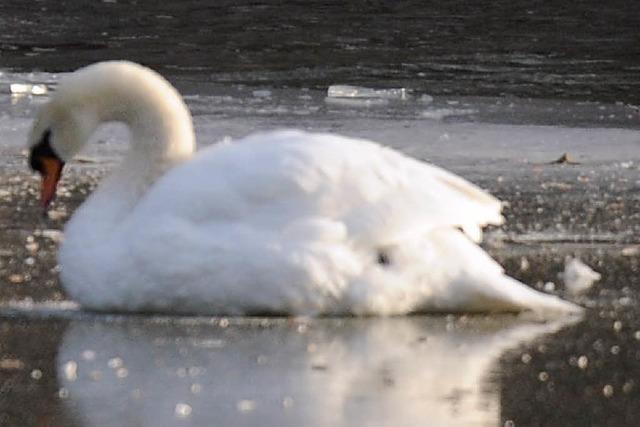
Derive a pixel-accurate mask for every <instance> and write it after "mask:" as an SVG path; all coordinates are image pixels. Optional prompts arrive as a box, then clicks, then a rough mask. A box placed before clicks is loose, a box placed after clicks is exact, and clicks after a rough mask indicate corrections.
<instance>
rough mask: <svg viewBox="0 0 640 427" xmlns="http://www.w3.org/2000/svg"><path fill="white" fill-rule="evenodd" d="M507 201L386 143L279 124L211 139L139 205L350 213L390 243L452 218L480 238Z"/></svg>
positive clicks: (364, 231)
mask: <svg viewBox="0 0 640 427" xmlns="http://www.w3.org/2000/svg"><path fill="white" fill-rule="evenodd" d="M168 197H171V200H173V202H172V203H171V206H170V207H171V209H167V207H168V206H167V198H168ZM500 210H501V204H500V202H499V201H498V200H497V199H495V198H493V197H492V196H490V195H489V194H487V193H485V192H484V191H482V190H481V189H479V188H478V187H476V186H474V185H472V184H470V183H469V182H467V181H465V180H463V179H462V178H459V177H457V176H455V175H453V174H450V173H448V172H446V171H444V170H442V169H440V168H437V167H435V166H431V165H428V164H426V163H423V162H419V161H417V160H414V159H411V158H409V157H406V156H404V155H402V154H400V153H398V152H396V151H394V150H391V149H388V148H385V147H382V146H380V145H378V144H375V143H372V142H369V141H365V140H359V139H352V138H346V137H341V136H336V135H331V134H313V133H306V132H300V131H277V132H270V133H260V134H255V135H252V136H249V137H247V138H245V139H243V140H240V141H236V142H233V143H229V144H219V145H214V146H212V147H209V148H208V149H206V150H204V151H203V152H201V153H200V155H199V156H197V157H196V158H195V159H193V160H192V161H191V162H189V163H187V164H185V165H183V166H179V167H177V168H176V169H174V170H173V171H171V172H170V173H169V174H167V175H166V176H165V177H163V178H162V179H161V180H160V181H159V182H158V183H157V185H156V186H155V187H154V188H152V189H151V190H150V191H149V193H148V194H147V195H146V197H145V198H144V199H143V200H142V201H141V203H140V206H139V208H138V210H137V212H136V213H137V214H138V215H142V216H144V217H147V216H148V215H150V214H151V213H152V212H154V213H157V212H164V213H165V214H168V215H175V216H177V217H180V218H183V219H185V220H189V221H196V222H199V223H200V222H205V223H206V222H208V221H212V222H217V221H224V220H233V221H244V222H246V223H247V224H253V225H255V226H269V227H278V228H280V229H282V228H287V227H289V226H291V225H292V223H295V222H296V221H298V220H300V219H306V218H307V217H309V216H314V217H318V218H326V219H331V220H336V221H341V222H343V223H344V224H345V226H346V227H347V229H348V231H349V233H350V236H351V238H352V239H364V240H366V241H377V242H384V243H392V242H393V241H394V240H395V239H396V238H397V237H400V238H401V237H402V235H403V234H404V233H413V234H415V233H419V232H426V231H428V230H431V229H434V228H438V227H447V226H450V227H461V228H464V229H465V230H470V231H471V232H472V237H474V239H475V238H477V237H479V236H478V234H477V230H479V227H482V226H484V225H486V224H500V223H501V222H502V217H501V215H500ZM416 227H417V228H416Z"/></svg>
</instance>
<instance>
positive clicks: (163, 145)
mask: <svg viewBox="0 0 640 427" xmlns="http://www.w3.org/2000/svg"><path fill="white" fill-rule="evenodd" d="M56 96H59V97H60V98H63V99H64V100H65V102H66V103H67V105H68V104H69V103H71V104H75V106H76V107H77V108H76V114H78V116H79V117H78V119H77V120H76V121H78V122H80V125H79V126H80V127H81V128H83V129H82V130H81V132H80V133H82V134H85V137H86V138H84V139H85V140H86V139H88V137H89V136H90V135H91V134H92V133H93V132H94V131H95V129H96V128H97V127H98V126H99V125H100V124H101V123H103V122H112V121H117V122H122V123H124V124H125V125H127V126H128V127H129V130H130V138H131V148H130V150H129V152H128V154H127V157H126V158H125V160H124V161H123V163H122V165H121V166H120V168H119V169H117V170H116V171H115V172H114V173H112V174H111V176H109V177H108V178H107V179H105V180H104V181H103V182H102V183H101V184H100V187H99V188H98V190H96V192H94V194H92V195H91V197H90V198H89V199H88V200H87V202H86V203H85V204H84V205H83V206H82V208H81V209H80V211H78V212H77V215H76V216H75V217H74V220H76V221H74V222H81V221H82V218H83V217H90V216H91V215H93V216H94V218H95V217H96V216H95V215H97V216H98V217H100V218H101V219H103V221H102V223H103V224H102V225H103V226H104V227H101V228H103V230H102V231H106V230H104V228H106V229H109V228H112V226H113V225H115V224H116V223H117V222H119V221H121V220H122V219H123V218H124V217H125V216H126V214H128V213H129V212H130V211H131V210H132V209H133V207H134V206H135V204H136V203H137V201H138V200H139V199H140V197H141V196H142V195H143V194H144V193H145V192H146V191H147V189H148V188H149V187H150V186H151V185H152V184H153V183H154V182H155V181H156V180H157V179H158V178H159V177H160V176H162V175H163V174H164V173H165V172H166V171H167V170H168V169H170V168H171V167H173V166H175V165H176V164H178V163H181V162H182V161H184V160H186V159H188V158H189V157H191V155H192V154H193V152H194V150H195V136H194V132H193V124H192V120H191V114H190V113H189V110H188V109H187V107H186V105H185V104H184V102H183V100H182V97H181V96H180V95H179V94H178V92H177V91H176V90H175V89H174V88H173V86H171V85H170V84H169V83H168V82H167V81H166V80H165V79H164V78H162V77H161V76H160V75H158V74H157V73H155V72H153V71H151V70H149V69H147V68H144V67H141V66H139V65H136V64H132V63H127V62H107V63H100V64H96V65H92V66H89V67H87V68H85V69H83V70H80V71H79V72H76V73H74V74H72V75H71V76H70V77H69V79H68V80H66V81H64V82H62V84H61V87H60V89H59V91H58V93H57V94H56ZM89 211H90V212H91V213H90V215H86V214H89ZM76 217H79V218H76ZM96 232H98V230H97V229H96Z"/></svg>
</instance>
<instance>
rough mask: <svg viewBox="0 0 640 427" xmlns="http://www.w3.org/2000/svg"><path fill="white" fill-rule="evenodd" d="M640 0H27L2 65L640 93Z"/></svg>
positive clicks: (13, 6)
mask: <svg viewBox="0 0 640 427" xmlns="http://www.w3.org/2000/svg"><path fill="white" fill-rule="evenodd" d="M639 29H640V13H638V11H637V8H636V5H635V4H634V2H629V1H622V0H613V1H607V2H601V1H597V0H578V1H571V2H544V1H522V0H516V1H511V0H498V1H484V2H470V1H464V0H454V1H445V2H443V1H398V2H396V1H363V0H360V1H350V2H342V1H315V0H310V1H306V0H305V1H287V2H280V1H270V2H269V1H204V0H191V1H174V2H158V1H148V0H139V1H135V0H134V1H125V0H119V1H106V2H93V1H92V2H86V1H79V0H71V1H29V2H15V1H11V2H2V3H1V4H0V68H4V69H11V70H14V71H32V70H42V71H69V70H73V69H75V68H77V67H79V66H82V65H86V64H88V63H91V62H94V61H98V60H104V59H120V58H124V59H131V60H135V61H138V62H142V63H144V64H146V65H149V66H152V67H154V68H156V69H158V70H159V71H161V72H163V73H165V74H171V75H176V76H178V75H179V76H181V77H183V78H186V79H196V80H208V79H211V80H216V81H221V82H233V83H248V84H264V83H265V82H268V83H270V84H272V85H274V86H276V87H281V86H290V87H311V88H326V86H328V85H329V84H332V83H354V84H362V85H374V86H382V87H385V86H387V87H389V86H391V87H393V86H404V87H407V88H409V89H413V90H415V91H417V92H425V93H430V94H434V95H442V94H455V95H481V96H501V95H514V96H519V97H532V98H565V99H574V100H575V99H577V100H590V101H607V102H614V101H621V102H625V103H638V102H640V76H639V75H640V30H639Z"/></svg>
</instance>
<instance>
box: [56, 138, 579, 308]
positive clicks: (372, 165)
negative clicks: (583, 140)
mask: <svg viewBox="0 0 640 427" xmlns="http://www.w3.org/2000/svg"><path fill="white" fill-rule="evenodd" d="M501 221H502V217H501V215H500V202H499V201H498V200H496V199H494V198H493V197H491V196H489V195H488V194H486V193H484V192H483V191H482V190H480V189H478V188H477V187H475V186H473V185H472V184H470V183H468V182H466V181H464V180H463V179H461V178H459V177H456V176H454V175H452V174H450V173H448V172H445V171H443V170H442V169H439V168H436V167H433V166H430V165H427V164H425V163H422V162H419V161H417V160H414V159H411V158H408V157H406V156H403V155H402V154H400V153H398V152H395V151H393V150H390V149H388V148H384V147H382V146H379V145H377V144H375V143H371V142H368V141H364V140H357V139H351V138H345V137H340V136H335V135H327V134H310V133H305V132H299V131H279V132H272V133H263V134H256V135H253V136H249V137H247V138H245V139H243V140H239V141H235V142H233V143H228V144H217V145H214V146H211V147H209V148H207V149H205V150H203V151H202V152H201V153H200V154H199V155H198V156H196V157H195V158H194V159H193V160H192V161H189V162H186V163H184V164H182V165H179V166H177V167H176V168H174V169H172V170H171V171H170V172H169V173H167V174H166V175H165V176H163V177H162V178H161V179H159V180H158V181H157V182H156V183H155V185H154V186H152V187H151V188H150V190H149V191H148V193H147V194H146V195H145V196H143V198H142V199H141V200H140V201H139V203H138V205H137V206H136V207H135V209H134V210H133V211H132V212H131V214H130V215H129V216H128V217H127V218H126V219H125V221H124V222H123V223H122V224H121V226H120V227H118V229H117V230H115V231H114V233H112V234H111V236H110V242H107V243H106V244H103V245H102V246H101V248H102V249H101V250H102V251H103V252H102V254H101V255H100V257H101V259H104V260H109V262H108V263H105V264H104V265H102V266H101V268H102V270H101V271H100V272H99V273H97V275H99V276H100V277H106V278H108V281H109V283H108V284H104V288H105V289H107V290H106V291H105V292H103V293H102V294H100V292H99V291H96V289H95V288H94V289H92V290H91V292H84V293H83V294H82V295H78V294H76V295H75V297H76V298H77V299H80V300H82V301H83V302H84V304H85V305H86V306H90V307H92V306H93V307H96V308H100V309H108V308H117V309H119V310H122V309H125V310H132V311H137V310H152V311H165V310H166V309H167V308H168V307H170V309H171V311H174V312H186V313H218V314H220V313H227V314H248V313H287V314H345V313H353V314H402V313H407V312H412V311H492V310H520V309H523V308H533V309H536V305H541V306H546V305H548V302H546V301H545V302H544V303H540V302H536V304H534V307H529V306H528V304H529V300H530V298H531V295H529V294H528V293H530V294H535V293H536V292H535V291H533V290H530V289H529V288H526V286H524V285H521V284H519V283H518V282H516V281H513V280H512V279H508V278H506V276H503V274H502V269H501V268H500V266H499V265H497V264H496V263H495V262H493V260H491V259H490V258H489V257H488V256H487V255H486V254H484V252H483V251H482V250H481V249H480V248H478V247H477V246H476V245H475V244H474V243H473V242H472V241H471V239H469V237H468V236H464V235H463V234H462V232H461V231H460V229H462V230H464V231H465V232H467V233H468V234H469V235H470V236H471V237H472V238H473V239H478V238H479V237H480V231H479V230H480V228H481V227H482V226H484V225H485V224H490V223H492V224H498V223H500V222H501ZM86 253H87V252H86V248H85V251H82V250H79V251H77V252H75V253H74V254H73V256H75V257H82V256H86V255H85V254H86ZM91 256H93V257H95V254H93V255H91ZM77 265H82V263H81V262H77V263H76V266H77ZM81 273H82V272H80V271H79V272H73V271H70V270H69V269H67V270H66V271H63V276H64V275H65V274H68V275H69V276H68V277H69V281H71V280H72V276H76V277H84V280H88V281H93V282H95V281H97V280H99V277H93V278H91V277H90V275H91V274H93V272H87V271H84V275H83V274H81ZM504 280H511V281H512V282H513V283H509V284H508V286H513V287H514V289H515V291H516V294H514V295H511V294H510V291H507V292H506V293H505V291H504V290H503V289H502V288H501V287H502V286H503V285H504V283H502V281H504ZM78 288H80V286H78ZM98 288H101V287H100V286H98ZM520 288H525V290H524V291H522V290H521V289H520ZM521 291H522V292H524V295H518V294H517V292H521ZM503 294H505V295H507V296H504V295H503ZM542 298H543V299H544V298H549V299H554V301H553V302H554V303H555V298H554V297H547V296H543V297H542ZM109 300H110V301H112V306H110V303H109V302H108V301H109ZM558 301H559V300H558ZM562 304H567V303H563V302H559V303H558V304H557V305H558V307H560V309H562ZM551 305H552V306H553V304H551ZM567 305H568V304H567ZM558 307H555V308H558Z"/></svg>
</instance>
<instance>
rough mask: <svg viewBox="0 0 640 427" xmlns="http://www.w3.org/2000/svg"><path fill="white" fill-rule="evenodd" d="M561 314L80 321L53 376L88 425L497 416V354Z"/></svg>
mask: <svg viewBox="0 0 640 427" xmlns="http://www.w3.org/2000/svg"><path fill="white" fill-rule="evenodd" d="M252 322H254V323H253V324H252ZM562 325H563V324H562V322H561V321H556V322H555V323H523V322H522V321H517V320H516V319H514V318H513V317H510V318H506V319H505V318H503V317H499V318H496V319H486V318H485V319H480V318H471V319H470V320H469V322H468V323H467V324H464V325H461V324H459V323H453V322H450V323H447V320H445V319H442V318H393V319H378V320H375V319H366V320H357V319H355V320H354V319H347V320H316V321H313V322H311V323H310V324H308V327H306V328H302V330H301V327H300V324H296V323H294V322H291V321H286V320H282V321H269V324H268V327H263V326H264V325H263V326H259V321H254V320H245V321H241V323H239V324H237V325H235V324H232V325H231V326H229V327H227V328H219V327H215V326H212V325H211V324H190V325H189V324H185V323H184V322H182V323H181V324H176V323H161V324H160V323H154V322H152V321H148V320H137V321H134V320H128V321H126V322H123V323H89V322H78V323H72V324H71V325H70V328H69V329H68V330H67V332H66V335H65V338H64V339H63V342H62V344H61V348H60V350H59V354H58V377H59V381H60V383H61V386H62V387H64V388H65V389H66V390H67V391H68V393H69V397H68V399H67V402H68V407H69V409H70V411H71V413H72V414H74V416H75V417H76V418H77V419H78V420H79V421H80V422H81V425H87V426H123V425H136V426H167V425H194V426H201V425H221V426H226V425H229V426H231V425H233V426H242V425H260V426H271V425H272V426H301V425H305V426H354V425H362V426H370V425H393V426H414V425H433V426H440V425H447V426H450V425H462V426H468V425H497V423H498V421H499V416H500V402H499V396H497V395H496V391H495V390H493V389H491V388H490V387H487V383H486V375H487V373H488V372H489V370H490V368H491V367H492V364H494V363H495V362H496V360H497V359H498V358H499V357H500V356H501V354H502V353H503V352H504V351H505V350H507V349H509V348H513V347H515V346H517V345H519V344H522V343H525V342H527V341H530V340H532V339H534V338H536V337H538V336H540V335H541V334H544V333H549V332H554V331H556V330H557V329H559V328H560V327H561V326H562ZM451 326H453V328H452V327H451Z"/></svg>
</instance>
